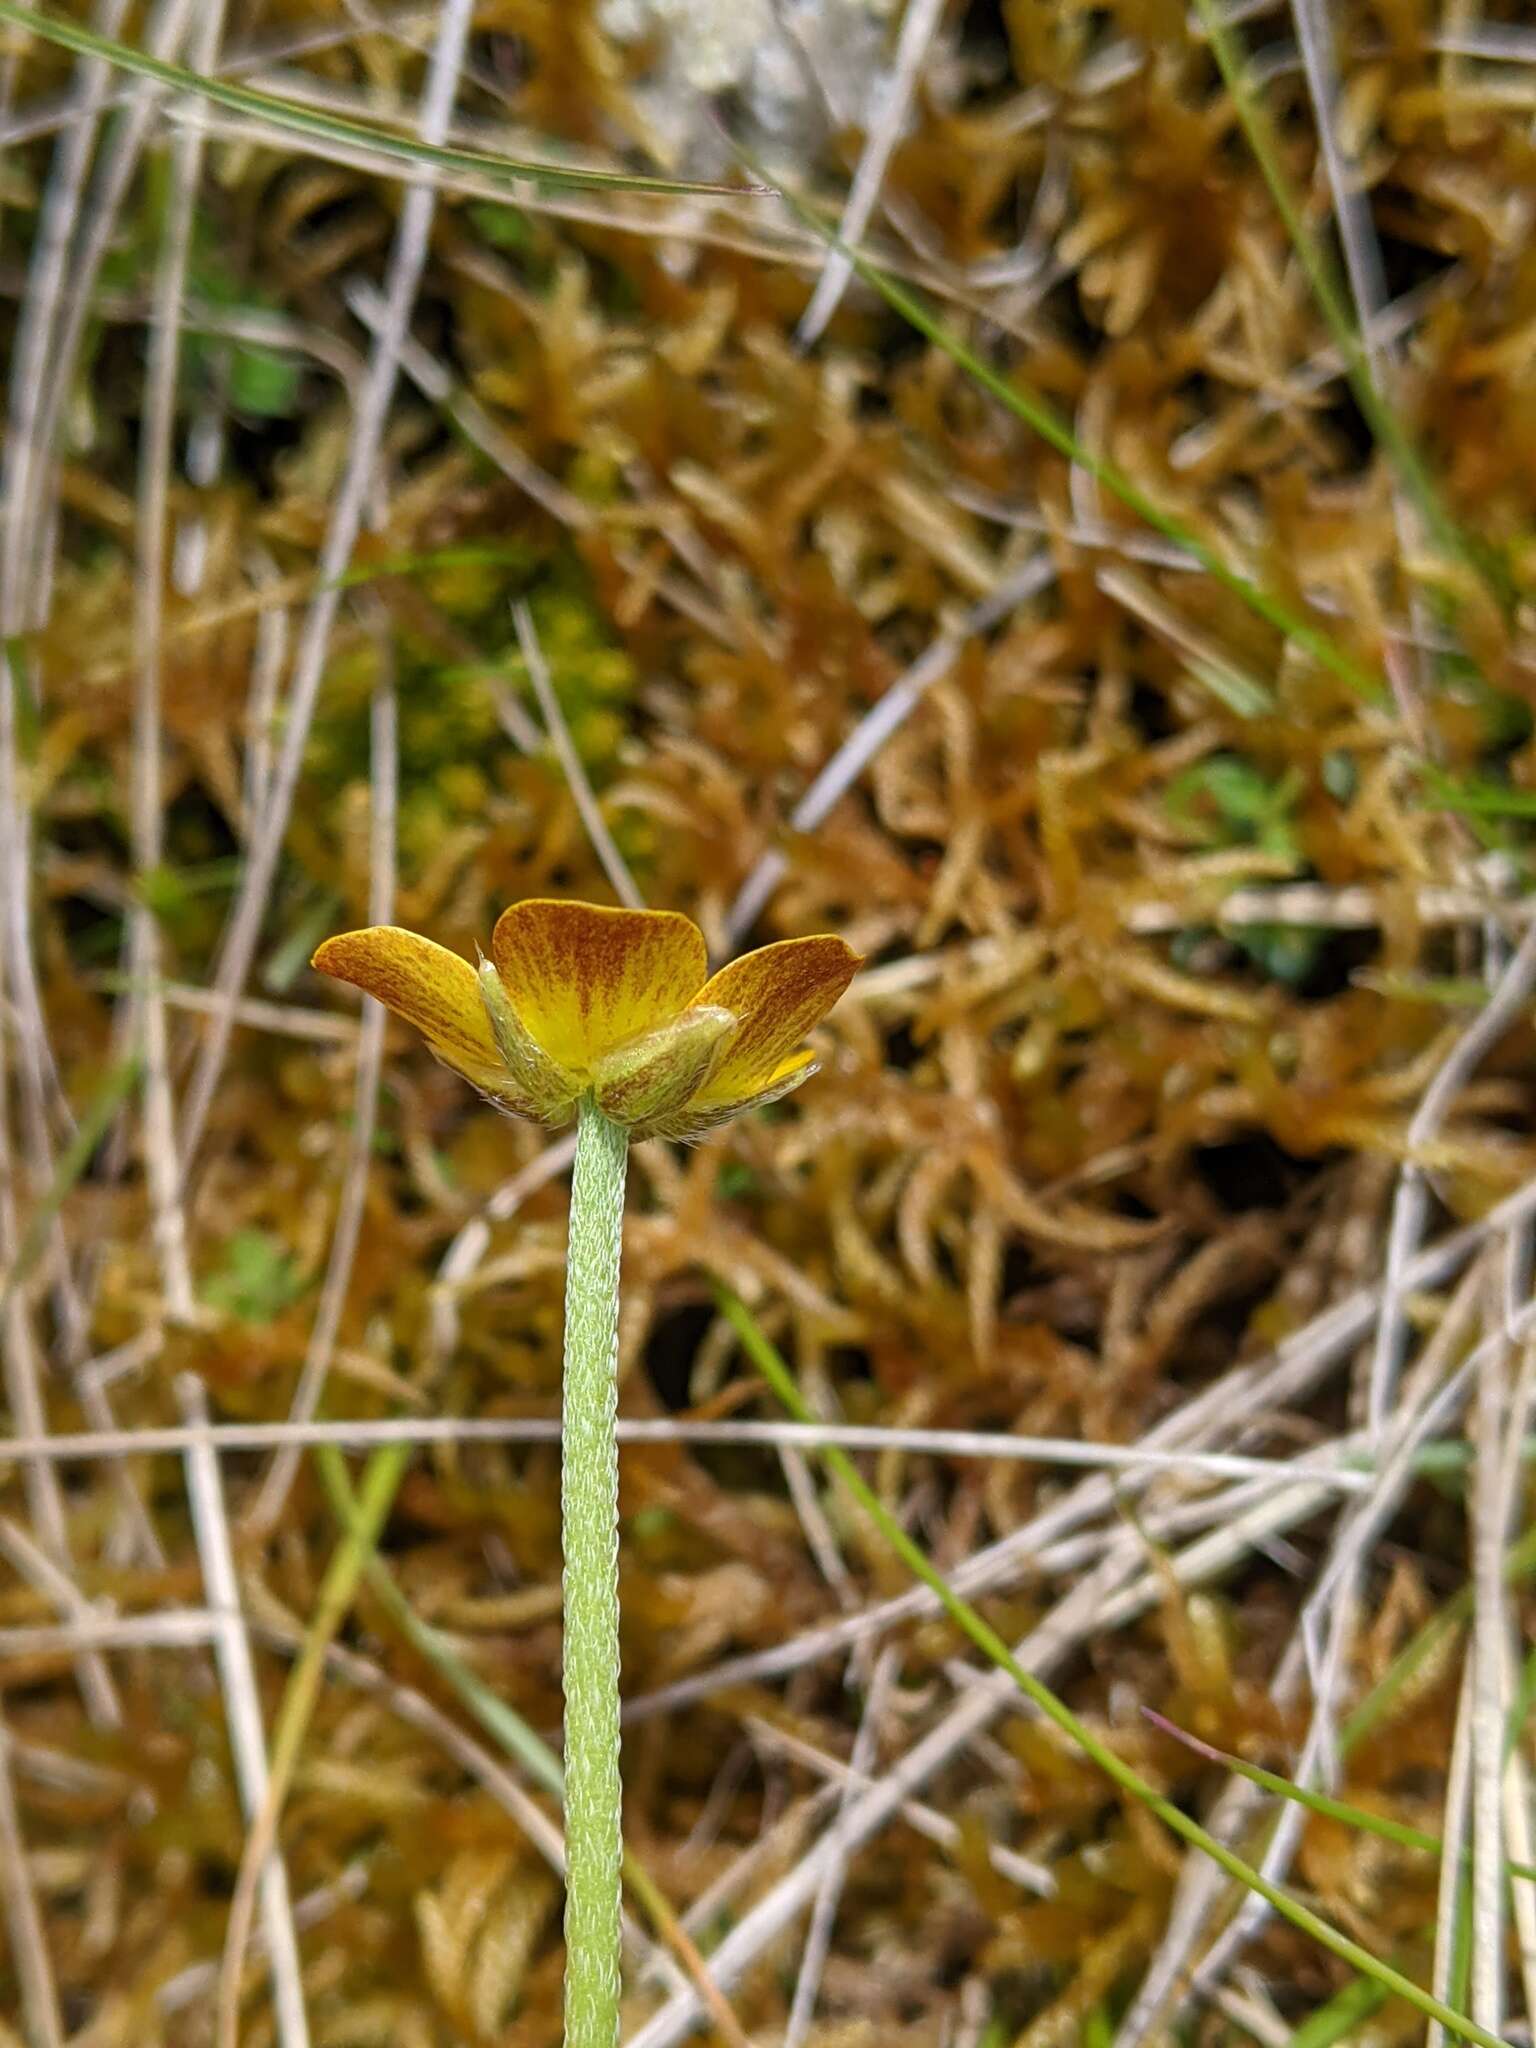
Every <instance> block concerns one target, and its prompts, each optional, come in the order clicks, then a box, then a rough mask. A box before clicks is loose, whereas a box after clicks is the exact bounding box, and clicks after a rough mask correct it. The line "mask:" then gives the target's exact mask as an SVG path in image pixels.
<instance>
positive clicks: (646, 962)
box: [491, 897, 709, 1075]
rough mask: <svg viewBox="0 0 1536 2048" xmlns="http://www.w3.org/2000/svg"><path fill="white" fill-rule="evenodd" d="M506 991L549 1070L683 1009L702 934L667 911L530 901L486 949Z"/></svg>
mask: <svg viewBox="0 0 1536 2048" xmlns="http://www.w3.org/2000/svg"><path fill="white" fill-rule="evenodd" d="M491 946H492V951H493V952H494V954H495V957H496V966H497V969H498V971H499V972H500V975H501V978H502V980H503V981H504V982H505V983H506V988H507V994H508V995H509V996H510V997H511V998H512V1002H513V1006H514V1007H515V1009H516V1010H517V1014H518V1015H519V1017H521V1019H522V1021H523V1023H524V1024H525V1025H526V1027H527V1029H528V1031H529V1032H530V1034H531V1035H532V1036H533V1037H534V1038H535V1039H537V1041H538V1042H539V1044H540V1045H541V1046H543V1048H544V1050H545V1051H546V1052H547V1053H548V1054H549V1056H550V1058H551V1059H552V1060H554V1061H555V1062H556V1064H557V1065H558V1066H562V1067H565V1068H567V1069H569V1070H570V1071H571V1072H573V1073H576V1074H580V1075H585V1074H587V1073H589V1072H590V1070H591V1068H592V1065H593V1063H594V1061H596V1060H598V1059H600V1058H601V1057H602V1055H603V1054H604V1053H605V1052H610V1051H612V1049H613V1048H614V1047H615V1046H617V1045H621V1044H622V1043H623V1042H624V1040H625V1039H626V1038H636V1037H638V1036H639V1035H640V1033H641V1032H642V1031H654V1030H656V1029H657V1028H658V1027H659V1026H660V1025H663V1024H669V1023H671V1021H672V1019H673V1018H674V1017H676V1016H677V1015H679V1013H680V1012H681V1011H683V1010H685V1009H686V1008H687V1006H688V1004H689V1002H690V1001H691V999H692V998H693V997H694V996H696V995H697V994H698V992H699V985H700V983H701V982H702V981H703V979H704V976H705V973H706V971H707V968H708V964H709V960H708V955H707V953H706V951H705V948H704V935H703V933H702V932H701V931H700V930H699V928H698V926H697V925H696V924H694V923H693V922H692V921H691V920H690V919H689V918H686V917H680V916H679V915H678V913H677V912H676V911H674V910H609V909H605V908H604V907H603V906H601V905H600V904H596V903H565V902H560V901H558V900H556V899H554V898H551V897H532V898H530V899H529V901H527V902H526V903H514V904H513V905H512V908H511V909H510V910H504V911H503V912H502V914H501V916H500V918H498V920H497V923H496V933H495V937H494V938H493V940H492V942H491Z"/></svg>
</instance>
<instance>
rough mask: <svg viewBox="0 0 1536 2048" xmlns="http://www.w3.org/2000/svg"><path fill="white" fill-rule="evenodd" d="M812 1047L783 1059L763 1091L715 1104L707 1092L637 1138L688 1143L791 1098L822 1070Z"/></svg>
mask: <svg viewBox="0 0 1536 2048" xmlns="http://www.w3.org/2000/svg"><path fill="white" fill-rule="evenodd" d="M820 1065H821V1062H820V1061H819V1060H818V1059H817V1057H816V1055H815V1053H813V1052H812V1051H811V1050H810V1048H809V1046H807V1047H804V1048H803V1049H802V1050H801V1051H799V1052H794V1053H791V1054H790V1056H789V1058H788V1059H785V1060H780V1062H779V1064H778V1066H777V1067H776V1068H775V1069H774V1071H773V1072H772V1073H771V1074H770V1075H769V1077H768V1079H767V1080H766V1081H765V1082H764V1083H763V1086H762V1087H761V1088H758V1089H756V1090H754V1091H753V1093H752V1094H751V1095H745V1096H737V1097H735V1098H733V1099H732V1100H731V1101H730V1102H716V1103H711V1102H708V1101H706V1100H705V1097H704V1092H703V1091H701V1092H700V1093H699V1094H698V1095H695V1096H694V1098H693V1100H692V1101H691V1102H689V1103H687V1104H685V1105H684V1107H683V1108H682V1109H679V1110H676V1111H674V1113H673V1114H672V1115H671V1116H665V1117H657V1118H656V1120H655V1121H654V1123H651V1124H649V1125H647V1127H646V1129H645V1130H644V1131H643V1132H640V1131H637V1132H636V1133H635V1135H636V1136H637V1137H647V1138H681V1139H682V1140H683V1142H684V1143H687V1142H688V1141H689V1140H690V1139H693V1138H702V1137H703V1136H704V1135H705V1133H706V1132H708V1131H713V1130H718V1128H719V1127H720V1125H721V1124H728V1123H729V1122H730V1121H731V1119H732V1118H733V1117H737V1116H745V1115H746V1113H747V1111H748V1110H752V1109H761V1108H762V1107H763V1105H764V1103H768V1102H777V1101H778V1099H779V1097H780V1096H781V1095H787V1094H788V1093H789V1091H790V1090H791V1089H792V1088H798V1087H799V1086H800V1083H801V1082H802V1081H809V1079H810V1078H811V1076H812V1074H814V1073H815V1072H816V1071H817V1070H818V1068H819V1067H820Z"/></svg>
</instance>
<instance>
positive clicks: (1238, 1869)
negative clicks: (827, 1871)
mask: <svg viewBox="0 0 1536 2048" xmlns="http://www.w3.org/2000/svg"><path fill="white" fill-rule="evenodd" d="M714 1291H715V1299H716V1301H717V1302H718V1304H719V1307H720V1311H721V1314H722V1315H724V1316H725V1318H726V1320H727V1321H728V1322H729V1323H730V1325H731V1327H732V1329H734V1330H735V1332H736V1334H737V1336H738V1337H739V1338H740V1340H741V1344H742V1348H743V1350H744V1351H745V1352H746V1354H747V1356H748V1357H749V1358H750V1359H751V1361H752V1363H753V1364H754V1365H755V1366H756V1367H757V1369H758V1370H759V1372H761V1374H762V1376H763V1378H764V1379H765V1380H766V1381H767V1382H768V1384H769V1386H770V1387H771V1388H772V1389H773V1391H774V1393H775V1394H776V1395H777V1396H778V1399H779V1401H780V1402H781V1404H782V1405H783V1406H784V1407H785V1408H786V1409H787V1410H788V1411H789V1413H790V1414H791V1415H793V1416H795V1417H796V1418H797V1419H798V1420H800V1421H802V1422H812V1421H814V1420H815V1417H814V1415H813V1414H812V1411H811V1409H810V1407H809V1405H808V1403H807V1402H806V1401H805V1400H804V1399H803V1397H802V1396H801V1393H800V1389H799V1387H798V1386H797V1385H796V1383H795V1378H794V1375H793V1374H792V1373H791V1371H790V1369H789V1367H788V1366H787V1365H786V1364H785V1362H784V1360H783V1359H782V1358H781V1357H780V1355H779V1353H778V1350H777V1349H776V1348H775V1346H774V1345H773V1344H772V1342H771V1341H770V1340H769V1338H768V1337H767V1336H765V1334H764V1333H763V1331H762V1329H761V1328H760V1327H759V1325H758V1323H757V1321H756V1318H755V1317H754V1316H753V1315H752V1312H751V1310H750V1309H749V1308H748V1307H747V1306H746V1304H745V1303H744V1302H743V1301H741V1300H739V1299H738V1298H737V1296H735V1295H734V1294H732V1293H731V1292H730V1291H729V1289H727V1288H725V1287H723V1286H721V1285H720V1284H719V1283H718V1282H717V1283H716V1284H715V1290H714ZM817 1455H818V1456H819V1457H821V1458H823V1459H825V1461H826V1463H827V1465H828V1467H829V1468H830V1469H831V1470H832V1471H833V1472H835V1473H836V1475H837V1477H838V1478H839V1479H840V1480H841V1481H842V1483H843V1485H844V1486H846V1487H847V1489H848V1491H849V1492H850V1493H851V1494H852V1495H853V1497H854V1498H855V1499H856V1500H857V1501H858V1503H859V1505H860V1507H862V1508H863V1510H864V1512H865V1513H866V1514H867V1515H868V1516H869V1517H870V1519H871V1521H873V1522H874V1523H875V1525H876V1526H877V1528H878V1529H879V1530H880V1533H881V1535H882V1536H883V1537H884V1538H885V1540H886V1542H887V1543H888V1544H889V1545H890V1546H891V1548H892V1549H893V1550H894V1551H895V1552H896V1554H897V1556H898V1557H899V1558H900V1559H901V1561H902V1563H903V1564H905V1565H906V1567H907V1569H908V1570H909V1571H910V1572H911V1573H912V1574H913V1576H914V1577H915V1578H918V1579H920V1580H921V1581H922V1582H923V1584H924V1585H925V1586H927V1587H928V1588H929V1589H930V1591H931V1592H933V1593H934V1594H935V1595H936V1596H937V1598H938V1600H939V1602H940V1604H941V1605H942V1606H943V1608H944V1611H945V1612H946V1613H947V1614H948V1615H949V1617H950V1619H951V1620H952V1621H953V1622H954V1624H955V1626H956V1627H957V1628H958V1629H960V1630H961V1632H962V1633H963V1634H964V1635H965V1636H967V1637H968V1638H969V1640H970V1641H971V1642H972V1643H974V1644H975V1646H976V1648H977V1649H978V1650H980V1651H981V1653H982V1654H983V1656H985V1657H987V1658H988V1659H989V1660H990V1661H991V1662H992V1663H993V1664H995V1665H996V1666H997V1668H998V1669H999V1670H1001V1671H1006V1672H1007V1673H1008V1675H1009V1677H1010V1678H1011V1679H1012V1680H1013V1682H1014V1684H1015V1685H1016V1686H1017V1687H1018V1688H1019V1690H1020V1692H1022V1693H1023V1694H1024V1696H1025V1697H1026V1698H1027V1699H1028V1700H1030V1701H1031V1702H1032V1703H1033V1704H1034V1705H1035V1706H1036V1707H1037V1708H1038V1709H1039V1710H1040V1712H1041V1713H1042V1714H1043V1715H1044V1716H1045V1718H1046V1719H1047V1720H1048V1721H1050V1722H1051V1723H1052V1724H1053V1725H1054V1726H1055V1727H1057V1728H1059V1729H1060V1730H1061V1732H1062V1733H1063V1734H1064V1735H1065V1736H1067V1737H1068V1739H1069V1740H1070V1741H1072V1742H1074V1743H1075V1744H1076V1745H1077V1747H1078V1748H1079V1749H1080V1750H1081V1751H1082V1752H1083V1754H1084V1755H1085V1756H1086V1757H1088V1758H1089V1759H1090V1761H1091V1762H1093V1763H1095V1764H1097V1765H1098V1767H1099V1769H1100V1770H1101V1771H1102V1772H1103V1773H1104V1775H1105V1776H1106V1777H1107V1778H1109V1779H1110V1781H1111V1782H1112V1783H1113V1784H1114V1785H1116V1786H1117V1787H1118V1788H1119V1789H1120V1791H1122V1792H1124V1793H1126V1794H1127V1795H1128V1796H1129V1797H1130V1798H1132V1799H1135V1800H1136V1801H1137V1802H1138V1803H1139V1804H1140V1805H1141V1806H1143V1807H1145V1809H1146V1810H1147V1811H1148V1812H1149V1813H1151V1814H1154V1815H1155V1816H1156V1817H1157V1819H1159V1820H1160V1821H1161V1822H1162V1823H1163V1825H1164V1826H1165V1827H1166V1828H1168V1829H1169V1830H1170V1831H1171V1832H1172V1833H1174V1834H1176V1835H1178V1836H1179V1837H1180V1839H1181V1840H1183V1841H1185V1842H1187V1843H1189V1845H1190V1846H1191V1847H1192V1848H1195V1849H1199V1850H1200V1851H1202V1852H1203V1854H1205V1855H1207V1856H1209V1857H1210V1858H1211V1860H1212V1862H1214V1863H1217V1864H1219V1865H1220V1867H1221V1868H1222V1869H1223V1870H1224V1871H1226V1873H1227V1875H1228V1876H1229V1877H1233V1878H1235V1879H1236V1880H1237V1882H1238V1883H1239V1884H1241V1885H1243V1886H1244V1887H1245V1888H1246V1889H1247V1890H1248V1891H1250V1892H1253V1893H1255V1894H1256V1895H1257V1896H1258V1897H1259V1898H1261V1899H1263V1900H1264V1901H1265V1903H1266V1904H1267V1905H1269V1906H1270V1907H1272V1908H1273V1909H1274V1911H1275V1912H1276V1913H1278V1914H1279V1915H1280V1917H1281V1918H1282V1919H1284V1920H1287V1921H1289V1922H1290V1924H1291V1926H1292V1927H1294V1928H1296V1929H1297V1930H1298V1932H1300V1933H1302V1934H1305V1935H1307V1936H1309V1937H1310V1938H1311V1939H1312V1940H1313V1941H1315V1942H1317V1943H1318V1945H1319V1946H1320V1947H1322V1948H1325V1949H1327V1950H1328V1951H1329V1953H1330V1954H1331V1955H1335V1956H1337V1957H1338V1959H1339V1960H1340V1962H1343V1963H1347V1964H1348V1965H1349V1966H1350V1968H1351V1969H1353V1970H1356V1971H1358V1972H1359V1974H1360V1975H1361V1976H1363V1977H1369V1978H1371V1979H1373V1980H1374V1981H1375V1982H1376V1983H1378V1984H1380V1985H1381V1987H1382V1989H1383V1990H1384V1991H1386V1992H1388V1993H1391V1994H1392V1995H1394V1996H1396V1997H1398V1998H1403V1999H1406V2000H1407V2001H1408V2003H1409V2004H1410V2005H1412V2006H1413V2007H1414V2008H1415V2009H1416V2010H1417V2011H1418V2012H1420V2013H1422V2014H1423V2015H1424V2017H1425V2018H1426V2019H1433V2020H1438V2021H1439V2022H1440V2024H1441V2025H1442V2026H1443V2027H1445V2028H1446V2029H1447V2030H1448V2031H1449V2032H1451V2033H1453V2034H1456V2035H1458V2036H1459V2037H1460V2038H1461V2039H1462V2040H1464V2041H1475V2042H1477V2043H1478V2048H1508V2044H1507V2043H1505V2042H1503V2041H1501V2040H1500V2038H1499V2036H1498V2035H1497V2034H1492V2033H1490V2032H1489V2031H1488V2030H1487V2028H1486V2027H1482V2026H1479V2025H1478V2024H1477V2022H1476V2021H1475V2020H1471V2019H1468V2018H1467V2016H1466V2015H1465V2014H1464V2013H1459V2012H1456V2011H1454V2010H1453V2009H1452V2008H1451V2007H1450V2006H1448V2005H1446V2004H1445V2003H1444V2002H1443V2000H1441V1999H1438V1998H1436V1997H1434V1996H1433V1995H1432V1994H1431V1993H1430V1992H1428V1991H1425V1990H1424V1989H1423V1988H1422V1987H1421V1986H1420V1985H1417V1984H1415V1983H1414V1982H1413V1980H1412V1978H1410V1977H1405V1976H1404V1975H1403V1973H1402V1972H1401V1971H1400V1970H1396V1969H1393V1967H1392V1966H1391V1964H1389V1963H1384V1962H1382V1961H1381V1959H1380V1957H1378V1956H1373V1955H1372V1954H1371V1953H1370V1951H1369V1950H1368V1949H1366V1948H1364V1947H1362V1946H1361V1944H1360V1943H1359V1942H1357V1941H1352V1940H1351V1939H1350V1937H1349V1936H1348V1935H1347V1934H1343V1933H1341V1932H1340V1930H1339V1929H1338V1928H1337V1927H1334V1926H1332V1925H1330V1923H1329V1922H1328V1921H1326V1920H1324V1919H1323V1917H1322V1916H1321V1914H1319V1913H1314V1912H1313V1911H1312V1909H1311V1907H1310V1906H1304V1905H1303V1904H1302V1903H1301V1901H1300V1900H1299V1899H1294V1898H1292V1897H1291V1895H1290V1893H1289V1892H1286V1891H1282V1890H1281V1888H1280V1887H1279V1886H1278V1885H1274V1884H1271V1883H1270V1882H1269V1880H1268V1879H1267V1878H1266V1877H1264V1876H1263V1875H1262V1874H1261V1873H1260V1872H1259V1871H1257V1870H1255V1869H1254V1868H1253V1866H1252V1865H1251V1864H1249V1863H1245V1862H1244V1861H1243V1859H1242V1857H1240V1856H1238V1855H1236V1854H1235V1853H1234V1852H1233V1851H1232V1850H1231V1849H1228V1848H1227V1847H1226V1846H1225V1845H1224V1844H1223V1843H1221V1842H1219V1841H1217V1839H1216V1837H1215V1836H1214V1835H1212V1834H1210V1833H1208V1832H1207V1830H1206V1829H1204V1828H1203V1827H1201V1825H1200V1823H1199V1822H1198V1821H1196V1820H1192V1819H1191V1818H1190V1816H1189V1815H1188V1814H1187V1813H1184V1812H1183V1811H1182V1810H1181V1809H1180V1808H1179V1807H1177V1806H1175V1805H1174V1803H1173V1801H1172V1800H1171V1799H1165V1798H1164V1797H1163V1795H1162V1794H1161V1793H1160V1792H1158V1791H1157V1790H1156V1788H1155V1787H1154V1786H1152V1785H1150V1784H1148V1782H1147V1780H1146V1779H1145V1778H1143V1777H1142V1776H1141V1774H1140V1773H1139V1772H1138V1771H1136V1770H1133V1769H1132V1767H1131V1766H1130V1765H1129V1764H1128V1763H1126V1762H1125V1761H1124V1760H1123V1759H1122V1758H1121V1757H1119V1756H1117V1755H1116V1754H1115V1752H1114V1751H1113V1750H1112V1749H1110V1748H1109V1747H1108V1745H1107V1744H1105V1743H1103V1742H1101V1741H1100V1740H1099V1738H1098V1736H1097V1735H1095V1734H1094V1732H1093V1730H1092V1729H1091V1728H1090V1727H1088V1726H1087V1724H1086V1723H1085V1722H1083V1721H1081V1720H1079V1719H1078V1717H1077V1715H1076V1714H1074V1713H1073V1711H1072V1709H1071V1708H1070V1707H1069V1706H1068V1705H1067V1704H1066V1702H1065V1701H1064V1700H1061V1699H1058V1697H1057V1696H1056V1694H1055V1693H1054V1692H1052V1691H1051V1689H1050V1687H1049V1686H1048V1685H1044V1684H1042V1683H1041V1681H1040V1680H1039V1679H1038V1678H1036V1677H1035V1676H1034V1674H1033V1673H1032V1672H1029V1671H1026V1670H1025V1669H1024V1667H1023V1665H1022V1664H1020V1662H1019V1661H1018V1659H1017V1658H1016V1657H1015V1656H1014V1654H1013V1652H1012V1651H1011V1650H1010V1649H1009V1647H1008V1645H1007V1644H1006V1643H1005V1642H1004V1641H1003V1639H1002V1637H1001V1636H1000V1635H999V1634H998V1633H997V1631H996V1630H995V1629H994V1628H993V1627H992V1626H991V1625H990V1624H989V1623H988V1622H987V1621H985V1620H984V1619H983V1618H982V1616H981V1615H980V1614H978V1613H977V1611H976V1609H975V1608H974V1607H972V1606H971V1604H970V1603H969V1601H967V1600H964V1599H962V1598H961V1596H960V1595H959V1594H958V1593H956V1592H955V1591H954V1589H953V1587H952V1586H951V1585H950V1584H949V1581H948V1580H947V1579H946V1578H944V1576H943V1574H942V1573H940V1572H938V1571H936V1570H935V1568H934V1567H933V1565H931V1564H930V1563H929V1561H928V1559H927V1557H926V1556H925V1555H924V1553H923V1551H922V1549H921V1548H920V1547H919V1546H918V1544H916V1543H915V1542H914V1541H913V1540H912V1538H911V1537H910V1536H909V1535H908V1534H907V1532H906V1530H905V1529H903V1528H902V1526H901V1524H900V1523H899V1522H898V1521H897V1520H896V1518H895V1517H894V1515H892V1514H891V1512H890V1510H889V1509H888V1508H887V1507H886V1505H885V1503H884V1501H882V1500H881V1499H880V1497H879V1495H878V1494H877V1493H876V1492H875V1491H874V1490H873V1488H872V1487H870V1486H868V1485H866V1484H865V1481H864V1479H863V1478H862V1476H861V1475H860V1473H859V1470H858V1468H857V1466H856V1465H855V1464H854V1463H853V1461H852V1459H851V1458H849V1457H848V1456H847V1454H846V1453H845V1452H844V1451H842V1450H840V1449H838V1447H837V1446H836V1445H833V1444H825V1445H822V1446H820V1447H819V1448H818V1451H817Z"/></svg>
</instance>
